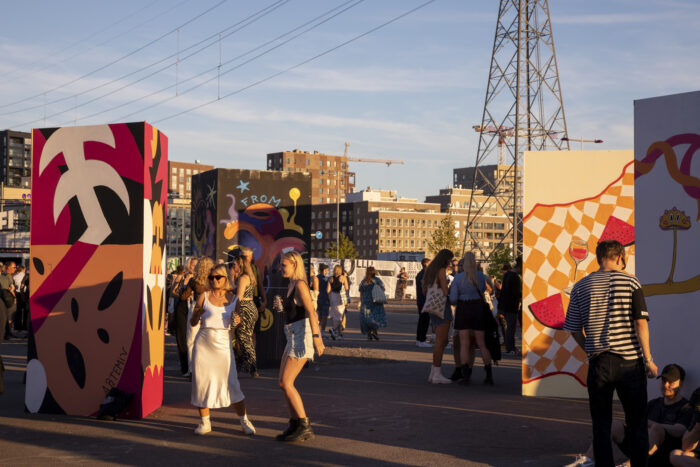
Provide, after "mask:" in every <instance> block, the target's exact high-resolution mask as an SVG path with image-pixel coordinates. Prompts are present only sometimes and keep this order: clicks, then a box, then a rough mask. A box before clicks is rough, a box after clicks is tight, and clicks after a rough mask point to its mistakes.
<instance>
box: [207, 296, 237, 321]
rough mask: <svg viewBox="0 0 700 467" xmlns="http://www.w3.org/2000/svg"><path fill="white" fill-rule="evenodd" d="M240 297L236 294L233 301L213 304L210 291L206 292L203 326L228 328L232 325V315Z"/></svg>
mask: <svg viewBox="0 0 700 467" xmlns="http://www.w3.org/2000/svg"><path fill="white" fill-rule="evenodd" d="M237 300H238V297H236V296H234V297H233V301H232V302H231V303H229V304H228V305H226V306H225V307H223V306H215V305H212V304H211V302H210V301H209V292H205V293H204V305H203V306H202V308H204V313H203V314H202V318H201V320H202V321H201V325H200V326H201V327H203V328H212V329H228V328H230V327H231V316H233V312H234V310H235V309H236V301H237Z"/></svg>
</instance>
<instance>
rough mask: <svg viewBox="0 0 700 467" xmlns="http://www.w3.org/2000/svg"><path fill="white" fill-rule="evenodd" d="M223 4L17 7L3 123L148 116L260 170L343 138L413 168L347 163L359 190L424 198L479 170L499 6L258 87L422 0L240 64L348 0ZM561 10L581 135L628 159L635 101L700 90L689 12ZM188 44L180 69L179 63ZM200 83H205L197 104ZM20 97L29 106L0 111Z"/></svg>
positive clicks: (382, 1)
mask: <svg viewBox="0 0 700 467" xmlns="http://www.w3.org/2000/svg"><path fill="white" fill-rule="evenodd" d="M220 2H221V0H207V1H204V0H200V1H194V0H171V1H170V0H151V1H148V0H146V1H143V0H142V1H140V2H139V1H131V0H125V1H121V2H106V1H91V2H87V1H77V0H76V1H66V2H49V1H27V2H7V4H5V5H3V21H2V28H0V56H1V57H2V59H0V83H1V84H0V128H11V129H15V130H25V131H26V130H28V129H30V128H32V127H36V128H40V127H44V126H61V125H72V124H73V123H74V122H76V121H77V124H79V125H89V124H101V123H108V122H119V121H140V120H146V121H148V122H151V123H153V124H154V125H155V126H157V127H158V128H159V129H160V130H162V131H163V132H165V133H166V134H167V135H168V137H169V138H170V158H171V159H172V160H179V161H193V160H195V159H199V160H201V161H202V162H204V163H210V164H213V165H216V166H220V167H232V168H251V169H264V167H265V160H266V159H265V155H266V154H267V153H269V152H278V151H282V150H292V149H295V148H298V149H304V150H309V151H313V150H318V151H320V152H325V153H329V154H342V151H343V149H344V145H343V143H344V142H345V141H349V142H350V143H351V146H350V154H351V155H353V156H357V157H377V158H388V159H402V160H404V161H405V162H406V164H405V165H403V166H392V167H389V168H387V167H386V166H384V165H378V164H359V163H356V164H352V165H351V169H352V170H354V171H355V172H356V173H357V176H356V182H357V188H358V189H362V188H365V187H367V186H372V187H374V188H387V189H396V190H398V192H399V194H401V195H404V196H410V197H416V198H419V199H421V200H422V199H423V198H424V197H425V196H426V195H429V194H434V193H437V191H438V189H439V188H444V187H446V186H448V185H449V184H450V183H451V180H452V169H453V168H455V167H464V166H468V165H473V162H474V158H475V154H476V148H477V143H478V138H477V135H476V133H474V132H473V130H472V125H476V124H478V123H480V120H481V114H482V110H483V102H484V95H485V87H486V80H487V77H488V67H489V63H490V56H491V48H492V45H493V36H494V29H495V23H496V16H497V9H498V2H497V1H496V0H479V1H476V0H437V1H435V2H434V3H432V4H430V5H428V6H426V7H425V8H422V9H420V10H418V11H416V12H415V13H413V14H411V15H409V16H406V17H404V18H402V19H400V20H399V21H397V22H395V23H392V24H390V25H388V26H387V27H385V28H383V29H380V30H378V31H376V32H373V33H371V34H369V35H367V36H365V37H363V38H360V39H358V40H357V41H355V42H353V43H351V44H349V45H346V46H344V47H342V48H339V49H337V50H335V51H333V52H331V53H329V54H327V55H325V56H323V57H321V58H319V59H317V60H314V61H311V62H309V63H307V64H305V65H303V66H300V67H298V68H295V69H293V70H291V71H288V72H285V73H282V74H280V75H279V76H277V77H275V78H272V79H270V80H268V81H265V82H263V83H262V84H259V85H256V86H253V87H250V88H248V89H245V88H246V87H248V86H249V85H251V84H253V83H255V82H257V81H259V80H261V79H264V78H266V77H269V76H271V75H274V74H276V73H279V72H281V71H283V70H285V69H287V68H289V67H291V66H293V65H295V64H297V63H300V62H303V61H305V60H307V59H309V58H311V57H313V56H315V55H317V54H319V53H322V52H324V51H326V50H328V49H330V48H332V47H334V46H336V45H338V44H340V43H342V42H344V41H347V40H348V39H351V38H353V37H355V36H357V35H359V34H362V33H364V32H365V31H367V30H370V29H372V28H374V27H376V26H378V25H380V24H382V23H384V22H385V21H387V20H389V19H391V18H393V17H396V16H398V15H400V14H402V13H404V12H406V11H408V10H410V9H412V8H414V7H416V6H418V5H420V4H422V3H424V0H366V1H364V2H361V3H359V4H357V5H356V6H353V7H352V8H350V9H348V10H347V11H345V12H343V13H341V14H339V15H338V16H336V17H335V18H333V19H330V20H329V21H328V22H326V23H324V24H322V25H320V26H319V27H317V28H315V29H313V30H311V31H309V32H307V33H304V34H300V35H299V36H298V37H297V38H295V39H294V40H292V41H290V42H289V43H287V44H284V45H281V46H280V47H279V48H277V49H275V50H272V51H271V52H269V53H267V54H265V55H263V56H261V57H259V58H257V59H253V60H251V61H250V62H248V63H245V64H242V62H244V61H245V60H248V59H251V58H252V57H254V56H255V55H256V54H258V53H260V51H262V50H266V48H269V47H271V46H274V45H276V44H279V42H275V43H271V44H270V45H268V46H266V47H265V48H262V49H259V50H258V51H257V52H253V53H249V54H248V55H245V56H244V57H242V58H238V59H236V57H238V56H240V55H243V54H245V53H247V52H249V51H250V50H251V49H254V48H256V47H258V46H260V45H261V44H264V43H266V42H268V41H270V40H271V39H274V38H275V37H277V36H279V35H282V34H284V33H287V32H290V34H298V33H301V32H302V31H303V30H304V28H303V27H301V25H302V24H304V23H306V22H308V21H310V20H312V19H313V18H315V17H317V16H319V15H321V14H323V13H325V12H327V11H328V10H331V9H333V8H335V7H337V6H339V5H341V4H344V3H345V1H343V0H333V1H331V0H324V1H322V0H289V1H288V2H286V3H279V4H276V2H275V0H265V1H259V2H243V1H240V0H227V1H224V2H223V3H220ZM268 5H272V6H273V8H274V9H272V11H271V12H270V13H269V14H267V15H266V16H264V17H262V18H260V19H259V20H258V21H256V22H254V23H251V24H250V25H248V26H247V27H245V28H243V29H240V30H238V31H237V32H235V33H234V34H232V35H230V36H229V37H226V38H224V39H222V40H221V41H220V42H219V41H218V32H220V31H225V32H224V33H223V34H222V35H226V34H227V33H228V32H230V31H231V29H228V30H227V28H230V27H231V26H232V25H234V24H236V23H237V22H239V21H241V20H243V19H245V18H246V17H249V16H250V15H252V14H254V13H256V12H257V11H259V10H261V9H262V8H264V7H266V6H268ZM350 5H353V3H348V4H347V6H350ZM275 7H277V8H275ZM208 9H210V11H209V12H207V13H204V14H202V13H203V12H205V11H206V10H208ZM336 11H338V10H336ZM550 13H551V17H552V22H553V31H554V37H555V45H556V50H557V59H558V64H559V74H560V78H561V86H562V94H563V98H564V106H565V112H566V119H567V124H568V131H569V136H571V137H584V138H602V139H603V140H605V143H604V144H601V145H596V148H598V149H631V148H632V142H633V119H632V116H633V101H634V100H635V99H640V98H646V97H651V96H657V95H664V94H673V93H677V92H686V91H692V90H697V89H698V88H699V87H700V80H699V79H698V76H699V74H700V2H697V1H696V0H685V1H683V0H618V1H615V2H609V1H600V0H586V1H585V2H584V1H580V0H556V1H553V2H550ZM199 15H201V16H199ZM197 16H199V17H197ZM195 17H197V18H196V19H193V18H195ZM190 20H192V21H190ZM185 23H187V24H185ZM179 26H180V28H179V34H178V33H177V32H176V30H177V28H178V27H179ZM169 32H171V33H170V34H168V33H169ZM212 35H214V36H216V37H215V39H212V40H210V41H209V42H205V43H203V44H202V45H206V44H209V43H211V44H213V45H212V46H211V47H209V48H207V49H205V50H202V51H201V52H199V53H197V54H195V55H193V56H192V57H189V58H185V56H186V55H187V53H188V51H185V49H186V48H188V47H190V46H192V45H193V44H195V43H197V42H200V41H202V40H204V39H206V38H207V37H209V36H212ZM161 36H165V37H163V38H162V39H159V40H156V39H158V38H159V37H161ZM285 37H286V38H288V37H289V36H285ZM149 42H153V43H152V44H151V45H148V46H147V47H144V45H146V44H148V43H149ZM178 42H179V50H180V51H181V55H180V58H181V61H180V62H179V63H178V64H177V67H176V65H175V61H176V57H175V56H173V57H170V56H171V55H173V54H177V52H178ZM219 44H220V46H219ZM200 47H201V46H200ZM139 48H142V50H139V51H138V52H134V51H136V50H137V49H139ZM192 50H196V49H190V51H192ZM132 52H133V53H132ZM127 54H130V55H129V56H126V55H127ZM219 57H221V62H222V63H223V65H222V68H221V70H227V69H230V68H231V67H233V66H236V65H237V64H241V66H240V67H239V68H237V69H235V70H233V71H231V72H229V73H227V74H226V75H224V76H221V77H220V78H218V79H217V72H216V68H217V66H218V65H219ZM120 58H121V60H119V61H118V62H117V63H115V64H113V65H110V66H106V65H108V64H110V63H111V62H114V61H116V60H118V59H120ZM159 61H161V63H160V65H157V66H154V67H152V68H149V69H147V70H141V69H142V68H143V67H145V66H147V65H150V64H152V63H155V62H159ZM227 61H228V62H230V63H229V64H226V62H227ZM159 68H164V69H163V70H162V71H160V72H158V73H155V74H154V75H153V76H151V77H148V78H144V79H143V80H141V81H140V82H138V83H134V81H135V80H136V79H140V78H143V77H145V75H147V74H149V73H153V72H154V71H156V70H158V69H159ZM96 70H97V71H96ZM206 70H211V71H209V72H207V73H204V74H202V75H201V76H199V77H197V75H199V74H201V73H203V72H205V71H206ZM89 73H90V75H89V76H87V77H84V75H87V74H89ZM130 73H133V74H132V75H131V76H128V77H124V76H125V75H128V74H130ZM185 80H188V81H185ZM207 80H210V81H209V82H205V81H207ZM71 81H75V82H73V83H71V84H67V83H70V82H71ZM183 81H184V82H183ZM176 83H178V85H177V87H176V86H175V85H176ZM195 84H201V86H200V87H199V88H197V89H195V90H192V91H190V92H186V91H187V90H188V89H189V88H191V87H192V86H193V85H195ZM97 86H101V87H100V88H98V89H95V90H91V89H92V88H95V87H97ZM58 87H60V89H55V88H58ZM167 87H169V88H167ZM164 88H167V89H164ZM161 89H164V90H162V91H160V92H158V91H159V90H161ZM239 90H240V92H238V91H239ZM44 93H45V95H44ZM108 93H111V94H110V95H106V94H108ZM229 93H234V94H233V95H232V96H231V97H228V98H225V99H221V100H219V101H217V102H215V103H213V104H210V105H206V106H203V107H200V108H199V109H197V110H194V111H191V112H189V113H185V114H183V115H180V116H177V117H174V118H170V119H167V117H169V116H172V115H175V114H177V113H179V112H181V111H183V110H187V109H190V108H193V107H195V106H198V105H201V104H204V103H206V102H209V101H212V100H215V99H217V97H218V96H221V95H226V94H229ZM33 96H37V97H33ZM92 99H95V100H94V101H93V102H90V103H88V101H90V100H92ZM137 99H140V100H138V101H136V100H137ZM57 100H60V101H59V102H54V101H57ZM15 101H21V102H19V103H17V104H14V105H7V104H11V103H13V102H15ZM132 101H134V102H132ZM44 102H46V103H47V104H46V105H44ZM76 103H77V104H78V105H79V106H80V107H79V108H77V109H74V108H73V107H74V106H75V105H76ZM118 106H119V107H118ZM9 112H14V113H9ZM98 113H99V114H98ZM93 114H98V115H95V116H91V115H93ZM45 115H46V117H47V118H46V121H45V122H44V116H45ZM76 119H77V120H76ZM589 148H591V149H592V146H591V147H589Z"/></svg>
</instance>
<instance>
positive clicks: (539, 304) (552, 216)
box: [522, 151, 634, 397]
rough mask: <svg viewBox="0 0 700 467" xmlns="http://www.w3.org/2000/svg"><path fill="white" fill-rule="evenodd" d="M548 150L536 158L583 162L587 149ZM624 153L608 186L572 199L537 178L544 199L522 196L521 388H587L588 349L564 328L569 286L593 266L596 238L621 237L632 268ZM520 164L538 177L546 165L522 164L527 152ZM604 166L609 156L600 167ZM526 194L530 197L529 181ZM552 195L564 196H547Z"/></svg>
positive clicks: (573, 392)
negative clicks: (541, 182) (523, 212)
mask: <svg viewBox="0 0 700 467" xmlns="http://www.w3.org/2000/svg"><path fill="white" fill-rule="evenodd" d="M549 153H550V154H549V155H546V156H542V153H536V154H537V155H538V157H539V158H540V162H541V161H542V158H543V157H559V158H562V157H567V158H571V160H572V162H573V161H574V160H576V159H578V161H577V162H581V158H585V154H586V153H582V152H579V151H576V152H567V153H552V152H551V151H550V152H549ZM564 154H566V155H564ZM613 154H614V153H613ZM623 155H624V158H625V159H624V160H623V159H622V157H618V159H621V160H620V163H619V164H618V165H617V168H616V171H615V173H609V175H607V180H605V181H606V182H607V185H605V184H603V182H602V181H599V184H598V186H597V187H595V185H592V186H593V187H594V188H592V189H595V192H591V193H590V196H588V197H581V196H580V192H579V193H578V196H577V197H576V199H570V200H567V199H566V196H567V193H566V190H565V189H560V188H559V187H558V186H556V185H554V186H552V191H554V192H553V193H546V191H547V190H546V187H545V188H544V191H543V188H542V186H541V185H540V188H539V189H538V192H537V194H539V195H542V196H539V197H540V198H541V199H543V200H545V202H542V203H540V202H538V201H539V200H537V199H535V200H533V199H530V200H529V202H528V201H526V203H525V205H526V209H527V208H528V207H529V208H530V209H529V211H527V212H526V213H525V217H524V221H523V276H522V277H523V323H522V325H523V326H522V329H523V335H522V339H523V340H522V346H523V349H522V351H523V366H522V371H523V373H522V382H523V394H524V395H547V396H573V397H576V396H581V397H584V396H585V395H586V391H585V383H586V374H587V371H588V364H587V362H586V354H585V352H584V350H583V349H582V348H581V347H580V346H579V345H578V344H577V343H576V341H575V340H574V339H573V337H571V334H570V333H568V332H565V331H563V330H562V328H563V325H564V318H565V316H566V309H567V307H568V304H569V293H570V292H571V289H572V286H573V285H574V283H575V282H576V281H578V280H580V279H581V278H582V277H584V276H585V275H587V274H590V273H591V272H593V271H595V270H597V269H598V263H597V261H596V258H595V249H596V245H597V244H598V242H599V241H600V240H605V239H615V240H619V241H620V242H622V244H623V245H625V246H626V248H627V254H628V258H629V260H628V268H627V271H630V272H633V271H634V166H633V161H632V158H631V154H626V153H623ZM526 157H527V156H526ZM589 162H593V161H589ZM613 166H614V164H613ZM525 169H526V171H528V172H526V173H527V177H532V178H533V179H538V180H542V179H543V177H541V175H542V174H537V173H536V172H537V171H538V170H551V167H548V166H547V165H546V164H542V163H538V164H536V165H532V164H530V167H529V168H528V164H527V158H526V166H525ZM531 169H532V170H531ZM531 171H532V172H535V173H531ZM609 171H610V164H609V163H608V167H607V168H606V172H609ZM570 173H571V181H570V182H571V183H576V181H577V178H578V179H579V180H580V181H583V180H581V179H580V177H582V175H581V173H580V172H572V171H570ZM593 175H595V176H597V177H598V179H599V180H600V178H601V176H602V177H605V176H606V173H605V172H604V173H603V174H601V173H600V171H599V172H598V173H597V174H596V173H595V172H593V173H591V174H590V176H593ZM563 176H564V177H565V176H566V175H563ZM583 176H584V177H585V175H583ZM527 177H526V178H527ZM601 188H602V189H601ZM525 196H526V197H528V190H527V186H526V188H525ZM558 197H559V198H560V199H561V200H562V202H560V203H558V202H552V201H555V200H557V198H558Z"/></svg>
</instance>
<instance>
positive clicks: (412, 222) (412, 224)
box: [411, 219, 415, 227]
mask: <svg viewBox="0 0 700 467" xmlns="http://www.w3.org/2000/svg"><path fill="white" fill-rule="evenodd" d="M414 225H415V221H414V220H413V219H411V227H413V226H414Z"/></svg>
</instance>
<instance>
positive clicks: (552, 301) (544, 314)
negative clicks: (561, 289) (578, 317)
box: [529, 293, 566, 329]
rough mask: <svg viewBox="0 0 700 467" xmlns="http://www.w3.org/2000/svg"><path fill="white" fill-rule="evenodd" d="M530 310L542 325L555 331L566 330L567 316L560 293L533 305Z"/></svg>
mask: <svg viewBox="0 0 700 467" xmlns="http://www.w3.org/2000/svg"><path fill="white" fill-rule="evenodd" d="M529 308H530V312H532V314H533V316H534V317H535V318H536V319H537V321H539V322H540V323H542V324H544V325H545V326H547V327H550V328H553V329H564V318H565V317H566V315H565V314H564V304H563V302H562V300H561V294H560V293H558V294H555V295H552V296H550V297H547V298H545V299H543V300H540V301H537V302H535V303H532V304H531V305H530V306H529Z"/></svg>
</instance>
